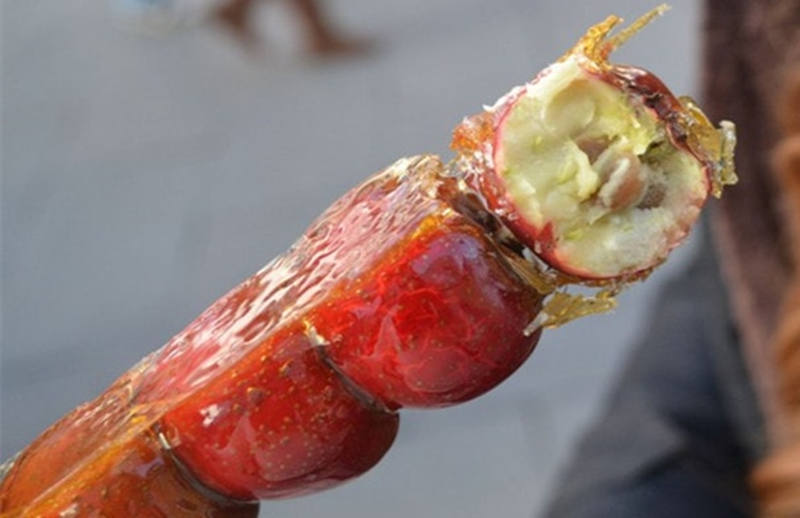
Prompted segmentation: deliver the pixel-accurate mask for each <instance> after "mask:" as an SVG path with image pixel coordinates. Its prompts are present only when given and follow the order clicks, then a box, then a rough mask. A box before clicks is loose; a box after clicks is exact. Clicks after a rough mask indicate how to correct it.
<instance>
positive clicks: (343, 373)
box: [158, 156, 541, 498]
mask: <svg viewBox="0 0 800 518" xmlns="http://www.w3.org/2000/svg"><path fill="white" fill-rule="evenodd" d="M443 172H444V171H443V166H442V164H441V162H440V161H439V160H438V158H436V157H432V156H425V157H416V158H413V159H410V160H406V161H403V162H402V163H401V164H400V165H399V166H398V165H396V166H394V167H391V168H389V169H388V170H387V171H386V172H384V173H382V174H379V175H377V176H376V177H374V178H372V179H370V180H368V181H367V182H365V183H364V184H362V185H361V186H358V187H356V188H355V189H354V190H353V191H351V192H350V193H349V194H347V195H345V196H344V197H343V198H342V199H341V200H340V201H339V202H337V203H336V204H334V206H333V207H332V208H331V209H329V210H328V211H327V212H326V213H325V214H323V215H322V216H321V217H320V218H319V219H318V220H317V222H316V223H315V224H314V225H312V227H311V228H310V229H309V230H308V232H307V233H306V235H305V236H304V237H303V238H301V240H300V241H298V243H297V244H296V245H295V246H294V247H293V248H292V250H291V251H290V252H288V253H287V255H286V256H284V257H283V258H281V259H279V260H278V261H277V262H276V263H274V265H272V266H268V267H267V268H265V269H264V270H262V271H261V272H259V274H257V275H256V277H255V278H254V279H251V280H250V281H248V282H246V283H244V284H243V285H242V286H241V287H240V290H241V291H243V292H247V291H251V290H252V291H253V293H252V294H249V295H241V294H240V293H239V291H235V292H234V293H232V294H231V295H229V298H230V300H231V301H236V302H231V303H229V305H230V307H228V308H227V309H226V310H225V311H223V312H222V313H223V314H229V313H234V314H236V313H241V312H244V313H245V314H247V315H249V316H247V317H241V316H240V317H238V318H237V320H236V326H237V328H238V329H239V330H240V331H239V333H240V334H242V335H243V336H249V335H251V334H252V333H253V331H252V330H251V329H250V328H252V327H253V325H255V324H257V323H258V322H262V321H266V320H270V317H269V315H270V314H274V313H282V314H284V315H285V316H282V317H281V318H280V319H279V320H277V319H276V324H275V326H274V327H273V328H271V329H270V328H269V326H267V328H266V329H265V330H264V331H262V332H260V333H256V334H257V338H253V339H252V341H253V342H254V344H255V346H254V347H253V348H252V350H251V351H250V352H248V353H247V355H246V356H244V357H243V358H241V359H239V360H237V362H236V364H235V367H234V368H232V369H230V370H229V371H226V372H224V373H221V374H220V375H218V376H215V377H214V379H213V380H211V381H210V382H207V383H204V384H203V386H202V388H200V389H199V390H197V391H195V392H194V393H193V396H192V398H191V400H187V401H185V402H183V403H181V404H180V405H178V406H177V407H176V408H174V409H172V410H170V411H169V412H167V413H166V414H165V415H164V417H163V418H162V420H161V425H162V427H163V429H164V434H165V436H166V437H167V440H168V442H169V443H170V444H171V445H172V447H173V449H174V451H175V453H176V455H177V456H178V457H179V458H180V459H181V460H182V461H183V462H184V463H186V464H187V465H188V466H189V467H190V468H191V469H192V471H193V472H194V473H196V474H197V476H198V477H199V478H200V480H202V481H203V482H204V483H205V484H207V485H208V486H210V487H212V488H214V489H216V490H218V491H220V492H222V493H224V494H226V495H231V496H234V497H237V498H272V497H284V496H294V495H299V494H303V493H306V492H309V491H313V490H318V489H322V488H326V487H331V486H333V485H335V484H338V483H339V482H341V481H342V480H347V479H350V478H352V477H355V476H357V475H359V474H361V473H363V472H364V471H366V470H367V469H369V468H370V467H371V466H372V465H373V464H374V463H375V462H377V461H378V460H379V459H380V458H381V457H382V456H383V454H384V453H385V451H386V450H387V449H388V448H389V446H390V445H391V443H392V440H393V439H394V436H395V433H396V430H397V414H395V413H394V412H393V410H395V409H397V408H399V407H400V406H406V405H413V406H444V405H449V404H453V403H456V402H458V401H463V400H465V399H469V398H472V397H475V396H478V395H480V394H482V393H484V392H486V391H487V390H489V389H490V388H491V387H493V386H495V385H496V384H497V383H499V382H500V381H502V380H503V379H505V378H506V377H508V376H509V375H510V374H511V373H512V372H513V371H514V370H515V369H516V368H517V367H518V366H519V365H520V364H521V363H522V361H524V359H525V358H527V356H528V355H529V354H530V352H531V351H532V350H533V346H534V345H535V343H536V341H537V340H538V337H539V333H538V332H537V333H532V334H528V335H526V334H525V333H524V330H525V328H526V326H527V325H528V324H529V323H530V322H531V321H532V320H533V319H534V318H535V316H536V314H537V312H538V310H539V307H540V303H541V295H539V294H538V292H536V291H535V290H534V289H533V288H532V287H530V286H527V285H525V283H524V282H523V281H522V279H521V278H520V277H518V276H517V274H516V273H515V272H514V271H513V270H512V268H511V266H510V265H508V264H507V263H506V260H505V259H504V258H503V255H502V253H501V252H500V250H499V249H498V248H497V247H496V246H495V245H493V244H492V243H491V242H490V240H489V238H487V237H486V236H485V230H484V229H483V228H481V227H480V226H479V225H478V224H476V223H475V222H473V221H472V220H470V219H469V218H468V217H466V216H464V215H462V214H460V213H458V212H457V211H455V210H454V209H453V202H452V201H451V200H450V197H454V196H458V195H459V194H458V191H457V189H455V180H454V179H452V178H448V177H445V176H444V175H443ZM287 262H288V263H290V264H292V265H294V266H293V271H292V272H291V273H288V272H287V271H285V270H284V269H282V268H280V267H279V265H281V264H284V263H287ZM326 268H328V269H327V270H325V269H326ZM287 275H288V277H287ZM271 276H276V280H280V282H281V283H285V285H286V289H292V288H290V286H292V287H300V286H306V289H305V290H303V289H298V290H297V291H296V292H294V293H293V295H292V297H291V298H287V299H282V300H284V302H279V301H278V299H276V298H274V297H269V296H266V297H265V296H263V293H264V289H265V288H264V287H265V286H271V285H272V283H271V281H270V277H271ZM287 278H288V279H290V281H288V282H287V280H286V279H287ZM255 286H260V288H257V289H256V288H255ZM254 299H259V302H258V304H256V305H254V306H252V307H251V308H250V309H240V308H242V307H244V306H246V301H252V300H254ZM304 301H307V302H304ZM258 308H260V310H258ZM203 325H204V326H208V325H209V322H205V323H204V324H203ZM215 334H216V335H224V334H225V331H223V330H221V329H217V331H215ZM500 337H502V338H500ZM196 363H197V362H196V361H191V362H189V364H192V365H194V364H196ZM175 374H177V376H175ZM190 376H191V375H189V377H190ZM170 379H179V380H184V381H181V383H182V384H184V383H186V381H185V380H186V379H187V378H186V375H184V374H181V373H174V372H172V373H171V376H170ZM163 383H167V384H169V383H170V382H169V381H166V380H164V381H163ZM158 390H159V391H161V390H162V389H161V388H159V389H158Z"/></svg>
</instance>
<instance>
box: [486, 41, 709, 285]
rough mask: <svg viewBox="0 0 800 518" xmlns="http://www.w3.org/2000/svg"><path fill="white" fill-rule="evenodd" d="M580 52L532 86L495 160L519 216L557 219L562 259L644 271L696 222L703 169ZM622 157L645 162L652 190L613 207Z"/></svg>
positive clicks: (608, 272) (535, 221)
mask: <svg viewBox="0 0 800 518" xmlns="http://www.w3.org/2000/svg"><path fill="white" fill-rule="evenodd" d="M579 59H580V57H578V56H573V57H571V58H569V59H567V60H565V61H563V62H560V63H557V64H555V65H553V66H551V67H550V68H549V69H548V70H547V71H546V72H545V74H543V76H542V77H540V79H539V80H538V81H537V82H535V83H534V84H532V85H528V87H527V88H526V90H525V92H524V93H523V94H522V96H521V97H520V98H519V99H518V100H517V101H516V102H515V104H514V105H513V107H512V108H511V110H510V112H509V114H508V115H507V116H506V118H505V120H504V122H503V124H502V127H501V128H500V135H499V141H498V148H497V150H496V152H495V163H496V165H497V168H498V171H499V173H500V175H501V176H502V177H503V178H504V180H505V182H506V185H507V187H508V192H509V195H510V197H511V200H512V202H513V203H514V205H515V206H516V209H517V211H518V212H519V213H520V215H521V216H522V217H523V218H525V220H526V221H527V222H528V223H530V224H531V225H532V226H534V227H535V228H538V229H541V228H543V227H544V226H545V225H546V224H547V223H551V224H552V226H553V231H554V232H553V233H554V237H555V242H556V249H555V252H554V255H555V259H556V260H557V261H558V262H559V263H560V264H561V265H563V266H568V267H569V268H570V269H571V270H572V271H577V272H584V273H587V274H591V275H593V276H598V277H605V276H615V275H619V274H621V273H626V272H631V271H638V270H641V269H643V268H646V267H648V266H651V265H653V264H655V263H657V262H658V261H660V260H661V259H663V257H665V256H666V254H667V253H668V252H669V250H670V249H671V248H672V247H674V246H675V245H676V244H677V243H678V242H679V241H680V239H681V238H683V237H684V235H685V234H686V232H687V230H688V228H689V226H690V225H691V223H692V222H693V221H694V220H695V219H696V217H697V215H698V213H699V207H700V205H702V202H703V200H704V198H705V196H706V192H707V189H708V186H707V182H706V180H705V177H704V171H703V168H702V166H701V164H700V163H699V162H698V161H697V160H696V159H695V158H694V157H693V156H692V155H690V154H689V153H687V152H685V151H683V150H680V149H677V148H675V147H674V146H673V145H672V144H671V143H670V142H669V139H668V138H667V136H666V132H665V129H664V127H663V125H662V124H661V123H660V122H659V121H657V120H656V118H655V115H654V114H652V113H651V112H650V111H649V110H646V109H645V108H644V107H643V106H640V105H637V103H636V101H634V100H632V99H631V98H630V97H628V96H627V95H625V93H623V92H621V91H620V90H618V89H616V88H614V87H613V86H611V85H609V84H608V83H606V82H604V81H602V80H600V79H599V78H597V77H594V76H592V75H590V74H588V73H587V72H586V71H585V70H584V69H583V68H582V67H581V66H580V63H579ZM587 141H590V142H591V141H594V142H603V143H604V145H603V149H604V151H603V152H602V154H600V155H599V156H593V155H594V153H593V152H590V151H587V150H586V147H587V146H586V145H585V144H582V143H585V142H587ZM634 156H635V157H636V158H633V157H634ZM619 157H631V158H632V159H633V161H637V159H638V161H637V164H638V167H637V168H636V171H637V175H638V176H637V178H638V179H640V180H641V181H642V182H644V188H643V190H642V191H641V193H640V195H637V196H634V200H633V202H631V203H629V204H627V205H626V206H622V207H614V208H613V209H612V208H610V206H612V205H613V203H612V202H611V200H613V199H614V196H615V195H617V194H615V193H618V192H620V186H621V184H622V182H624V179H623V178H624V172H619V171H618V170H622V171H624V170H625V165H626V164H628V162H627V161H626V160H625V159H624V158H623V159H620V158H619ZM615 160H616V162H615ZM609 161H611V162H609ZM609 163H612V165H613V164H617V165H619V164H622V165H621V166H620V167H616V168H615V167H610V166H609V165H608V164H609ZM604 164H606V165H605V166H604ZM604 168H605V169H604ZM609 171H611V172H609ZM618 172H619V174H617V173H618ZM648 189H651V190H652V191H658V192H659V200H658V202H657V203H655V204H653V203H649V202H647V201H645V199H646V198H648V196H647V194H648V193H649V192H651V191H648ZM651 198H652V197H651Z"/></svg>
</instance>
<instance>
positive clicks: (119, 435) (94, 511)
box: [0, 373, 258, 518]
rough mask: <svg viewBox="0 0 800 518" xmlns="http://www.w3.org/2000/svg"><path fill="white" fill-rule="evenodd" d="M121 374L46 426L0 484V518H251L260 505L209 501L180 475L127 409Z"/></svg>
mask: <svg viewBox="0 0 800 518" xmlns="http://www.w3.org/2000/svg"><path fill="white" fill-rule="evenodd" d="M133 378H135V373H134V376H129V375H125V376H123V377H122V378H120V380H118V381H117V382H116V383H115V384H114V385H113V386H112V387H111V388H110V389H109V390H108V391H106V392H105V393H104V394H102V395H101V396H100V397H98V398H97V399H95V400H94V401H91V402H88V403H85V404H83V405H81V406H79V407H78V408H76V409H75V410H73V411H72V412H70V413H69V414H67V415H66V416H64V417H63V418H62V419H60V420H59V421H58V422H56V423H55V424H53V425H52V426H51V427H50V428H48V429H47V430H46V431H45V432H44V433H43V434H42V435H40V436H39V437H38V438H37V439H36V440H35V441H34V442H33V443H31V444H30V445H29V446H28V447H27V448H26V449H25V450H24V451H23V452H21V454H20V456H19V457H18V458H17V459H16V461H15V462H14V464H13V466H12V468H11V470H10V471H9V472H8V474H7V475H6V477H5V478H4V479H3V481H2V483H0V514H2V516H3V517H15V518H16V517H35V518H65V517H98V518H99V517H115V516H136V517H154V518H156V517H164V516H169V517H171V518H173V517H174V518H195V517H197V516H205V517H208V518H255V517H256V516H257V515H258V504H256V503H248V502H236V501H231V500H228V499H225V498H222V497H220V496H219V495H213V494H211V493H210V492H209V491H205V490H203V489H202V488H200V486H199V484H197V483H196V481H195V480H194V479H193V478H192V477H191V476H188V477H187V476H186V474H185V473H184V472H183V470H182V469H181V467H180V466H179V465H178V464H177V463H176V462H175V459H174V458H173V456H172V455H171V454H169V453H168V452H167V451H165V450H164V449H163V447H162V445H161V444H160V442H159V440H158V438H157V436H156V434H155V433H154V432H153V430H152V429H151V428H150V426H149V424H150V416H148V409H144V412H143V413H142V414H139V413H137V411H138V410H143V409H137V410H134V411H132V409H131V408H130V407H129V406H128V403H129V400H130V395H131V392H130V390H129V389H130V388H132V385H131V381H133Z"/></svg>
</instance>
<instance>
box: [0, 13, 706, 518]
mask: <svg viewBox="0 0 800 518" xmlns="http://www.w3.org/2000/svg"><path fill="white" fill-rule="evenodd" d="M287 2H288V0H272V1H264V2H261V3H259V4H258V5H257V9H255V10H254V12H253V15H254V16H253V22H254V28H255V29H257V33H258V34H259V35H260V36H261V41H258V42H255V43H252V42H251V43H250V44H249V46H247V47H244V46H243V45H242V44H241V41H237V39H236V38H234V37H232V35H231V33H230V31H225V30H222V29H220V27H219V26H218V25H214V24H211V23H199V24H193V25H191V26H188V27H185V28H181V29H180V30H176V31H170V32H169V33H168V34H161V35H158V36H153V35H149V36H143V35H142V34H138V33H137V31H135V30H134V31H132V30H130V28H131V27H130V25H131V23H130V22H131V20H130V19H129V18H130V16H126V15H125V12H126V9H128V8H129V7H130V6H129V5H127V4H131V5H133V4H135V3H136V2H133V1H132V0H128V1H127V2H125V1H121V2H111V3H107V2H105V3H104V2H99V1H97V0H92V1H88V0H82V1H78V0H74V1H71V2H62V1H57V0H47V1H45V0H42V1H37V2H3V4H2V214H1V219H0V221H2V241H1V243H2V291H1V292H0V293H1V295H2V354H1V356H0V360H1V362H0V405H1V406H0V419H1V420H2V421H1V426H0V433H1V435H0V456H1V457H3V458H5V457H8V456H10V455H12V454H13V453H15V452H16V451H17V450H19V449H20V448H22V447H23V446H24V445H25V444H26V443H28V442H29V441H30V440H32V439H33V438H34V437H35V436H36V435H37V434H38V433H40V432H41V431H42V430H43V429H44V428H45V427H46V426H47V425H48V424H50V423H51V422H52V421H54V420H55V419H57V418H58V417H59V416H61V415H62V414H64V413H65V412H67V411H68V410H70V409H71V408H73V407H74V406H75V405H77V404H79V403H81V402H82V401H85V400H87V399H90V398H92V397H93V396H94V395H96V394H97V393H99V392H101V391H102V390H103V389H104V388H105V387H106V386H107V385H108V384H109V383H110V382H111V381H112V380H114V379H115V378H116V377H117V376H118V375H119V374H120V373H121V372H123V371H124V370H126V369H127V368H128V367H130V366H131V365H132V364H133V363H135V362H136V361H137V360H138V359H139V358H141V357H142V356H143V355H145V354H146V353H147V352H149V351H151V350H153V349H155V348H157V347H159V346H160V345H161V344H163V343H164V342H166V341H167V339H168V338H169V337H171V336H172V335H173V334H175V333H177V332H178V331H180V330H181V329H182V328H183V327H184V326H185V325H186V324H187V323H188V322H189V321H190V320H192V319H193V318H194V317H195V316H196V315H197V314H198V313H199V312H200V311H202V310H203V309H204V308H205V307H206V306H208V305H209V304H210V303H211V302H212V301H213V300H215V299H216V298H217V297H218V296H220V295H222V294H223V293H224V292H226V291H227V290H228V289H229V288H231V287H232V286H234V285H235V284H237V283H238V282H239V281H241V280H242V279H243V278H245V277H246V276H248V275H249V274H251V273H252V272H254V271H255V270H257V269H258V268H260V266H262V265H263V264H264V263H266V262H267V261H268V260H269V259H271V258H272V257H274V256H275V255H277V254H279V253H281V252H282V251H283V250H285V249H286V248H287V247H288V246H289V245H290V244H291V243H292V242H293V241H294V240H295V239H296V238H297V237H298V236H299V235H300V234H301V233H302V231H303V230H304V229H305V227H306V226H307V225H308V223H309V222H310V221H311V220H312V219H313V218H314V217H315V216H316V215H317V214H318V213H319V212H321V211H322V210H323V209H324V208H325V207H327V206H328V205H329V204H330V203H331V202H332V201H333V200H334V199H336V198H337V197H338V196H339V195H341V194H342V193H344V192H345V191H346V190H347V189H348V188H349V187H351V186H353V185H355V184H356V183H358V182H359V181H360V180H362V179H363V178H364V177H366V176H367V175H368V174H370V173H372V172H374V171H376V170H378V169H381V168H382V167H384V166H386V165H388V164H389V163H391V162H393V161H394V160H395V159H396V158H399V157H401V156H404V155H410V154H416V153H420V152H434V153H438V154H441V155H442V156H444V157H449V152H448V149H447V145H448V142H449V136H450V130H451V128H452V127H453V126H454V125H455V124H457V123H458V122H459V121H460V119H461V117H462V116H464V115H467V114H470V113H473V112H476V111H478V110H480V108H481V105H482V104H491V103H493V102H494V100H495V99H496V98H497V97H499V96H500V95H502V94H503V93H505V92H506V91H507V90H509V89H510V88H511V87H512V86H514V85H516V84H519V83H522V82H524V81H526V80H527V79H529V78H530V77H531V76H532V75H533V74H535V73H536V71H538V70H539V69H541V68H542V67H544V66H545V65H547V64H548V63H549V62H551V61H553V60H554V59H556V58H557V57H559V56H560V55H561V54H562V53H563V52H564V51H565V50H567V49H568V48H569V47H571V45H572V44H573V43H574V42H575V40H576V39H577V38H578V37H579V36H580V35H581V34H582V33H583V31H584V30H585V29H586V28H587V27H588V26H589V25H591V24H593V23H595V22H597V21H599V20H601V19H603V18H604V17H605V16H606V15H608V14H610V13H616V14H620V15H622V16H624V17H625V18H627V19H632V18H633V17H635V16H637V15H639V14H641V13H643V12H644V11H646V10H647V9H649V8H650V7H652V5H650V4H647V3H642V2H639V1H633V0H631V1H621V0H614V1H611V0H608V1H602V2H564V1H558V0H547V1H545V0H527V1H526V0H495V1H492V2H486V1H484V0H406V1H404V2H373V1H369V0H328V1H322V2H320V5H321V6H322V7H323V8H324V11H325V13H326V15H327V20H328V22H329V23H330V24H331V26H334V27H336V28H338V29H339V30H340V31H342V33H346V34H348V35H351V36H352V37H353V38H356V39H358V40H359V41H360V43H362V44H363V43H365V42H368V43H369V46H368V51H367V52H363V53H354V54H342V55H339V56H325V57H321V56H318V55H311V54H309V53H307V52H306V51H305V46H306V44H307V39H306V38H305V37H304V36H303V28H302V26H301V24H300V20H299V19H298V17H297V16H296V13H295V12H293V11H292V10H291V7H290V6H289V5H288V4H287ZM672 5H673V9H672V11H670V12H669V13H668V14H667V15H666V16H665V17H663V18H662V19H661V20H658V21H657V22H656V23H654V24H653V25H651V26H650V27H648V28H647V30H646V31H645V32H644V33H642V34H640V35H638V36H636V37H635V38H634V39H633V41H632V42H631V43H629V44H628V46H627V47H625V48H624V49H622V50H621V51H619V52H618V53H617V54H616V55H615V57H616V60H617V61H623V62H631V63H636V64H638V65H641V66H644V67H646V68H649V69H651V70H652V71H654V72H655V73H656V74H657V75H659V76H660V77H661V78H662V79H663V80H664V81H665V83H666V84H668V85H669V86H670V87H671V88H672V89H673V90H674V91H675V92H676V93H690V94H691V93H693V92H694V91H695V89H696V83H697V67H698V42H699V41H698V29H699V25H700V19H699V15H700V13H699V6H698V5H697V3H696V2H693V1H690V0H681V1H673V2H672ZM120 17H122V18H120ZM120 22H122V23H120ZM120 25H122V26H123V27H120ZM137 27H138V26H137ZM159 32H160V31H159ZM365 48H366V46H365ZM691 249H692V242H690V243H689V245H687V246H684V247H683V248H682V249H680V250H679V251H678V252H677V253H675V254H674V255H673V258H672V260H671V261H670V262H669V263H668V264H667V265H666V266H665V267H664V268H662V269H661V270H659V271H658V273H657V274H655V275H654V276H653V277H652V278H651V280H650V281H649V282H647V283H646V284H642V285H639V286H635V287H633V288H632V289H630V290H629V291H628V292H626V293H625V294H624V295H623V296H622V297H621V300H620V302H621V304H620V308H619V309H618V310H617V311H616V312H615V313H613V314H611V315H604V316H597V317H590V318H586V319H584V320H581V321H578V322H575V323H573V324H571V325H569V326H567V327H566V328H564V329H559V330H556V331H551V332H547V333H545V335H544V337H543V339H542V341H541V343H540V344H539V347H538V349H537V351H536V352H535V353H534V355H533V357H532V359H531V360H530V361H529V362H528V363H527V364H526V365H525V366H524V367H523V368H522V369H520V371H519V372H518V373H517V374H515V375H514V376H513V377H512V378H511V379H509V380H508V381H507V382H505V383H504V384H503V385H501V386H500V387H499V388H497V389H495V390H494V391H493V392H491V393H489V394H488V395H486V396H484V397H482V398H479V399H478V400H476V401H473V402H470V403H466V404H463V405H461V406H458V407H456V408H451V409H446V410H438V411H425V412H422V411H405V412H403V414H402V418H401V422H402V424H401V427H400V433H399V436H398V438H397V441H396V443H395V445H394V447H393V448H392V449H391V450H390V451H389V453H388V454H387V455H386V457H385V458H384V459H383V461H382V462H381V463H380V464H379V465H378V466H377V467H376V468H374V469H373V470H372V471H370V472H369V473H367V474H366V475H365V476H363V477H361V478H359V479H357V480H356V481H354V482H351V483H349V484H347V485H345V486H343V487H340V488H338V489H334V490H332V491H328V492H324V493H320V494H318V495H313V496H308V497H303V498H300V499H296V500H286V501H277V502H264V503H262V508H263V511H262V515H263V516H270V517H272V518H278V517H306V516H323V515H324V516H327V517H331V518H332V517H344V516H382V517H389V518H391V517H398V518H400V517H402V518H406V517H408V516H437V517H449V516H452V517H461V518H469V517H475V518H478V517H481V518H482V517H486V516H504V517H509V518H514V517H529V516H536V514H537V511H538V510H540V509H541V508H542V506H543V505H544V503H545V502H546V501H547V497H548V494H549V492H550V490H551V488H552V487H553V485H554V484H557V480H558V478H557V477H558V473H559V468H560V466H562V465H563V464H564V462H565V461H566V460H567V459H568V458H569V455H570V451H571V447H572V446H573V444H574V443H575V441H576V439H577V438H578V437H579V435H580V433H581V430H582V429H583V428H584V427H585V426H586V424H587V423H588V422H589V420H590V419H591V417H592V415H593V414H594V413H595V412H596V411H597V409H598V407H599V405H600V404H601V403H602V401H603V397H604V394H605V393H606V390H607V387H608V384H609V381H610V380H611V378H612V376H613V374H614V373H615V372H616V371H617V369H618V368H619V367H620V365H621V361H622V360H623V359H624V357H625V354H626V352H627V351H628V350H629V348H630V347H631V345H632V344H633V343H634V341H635V340H636V339H637V337H639V336H641V334H642V333H643V332H645V331H646V330H644V329H642V324H643V319H644V317H645V315H646V314H647V311H648V307H649V306H650V303H651V301H652V300H653V297H654V294H655V293H656V292H657V291H658V289H659V286H660V285H661V284H662V283H663V282H664V280H665V279H667V278H669V277H670V276H672V275H674V274H675V273H676V272H678V271H679V270H680V269H682V268H684V266H685V264H686V260H687V258H688V257H689V255H691Z"/></svg>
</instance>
